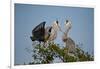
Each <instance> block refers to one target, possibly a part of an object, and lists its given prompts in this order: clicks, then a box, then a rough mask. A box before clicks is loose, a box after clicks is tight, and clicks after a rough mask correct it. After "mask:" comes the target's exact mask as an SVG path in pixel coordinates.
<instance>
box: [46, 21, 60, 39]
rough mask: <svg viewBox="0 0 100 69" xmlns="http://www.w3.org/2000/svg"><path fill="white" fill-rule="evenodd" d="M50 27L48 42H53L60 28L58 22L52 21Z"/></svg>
mask: <svg viewBox="0 0 100 69" xmlns="http://www.w3.org/2000/svg"><path fill="white" fill-rule="evenodd" d="M51 27H52V30H51V33H50V37H49V39H48V41H53V40H55V39H56V38H57V32H58V30H59V28H60V26H59V23H58V21H54V22H53V24H52V26H51Z"/></svg>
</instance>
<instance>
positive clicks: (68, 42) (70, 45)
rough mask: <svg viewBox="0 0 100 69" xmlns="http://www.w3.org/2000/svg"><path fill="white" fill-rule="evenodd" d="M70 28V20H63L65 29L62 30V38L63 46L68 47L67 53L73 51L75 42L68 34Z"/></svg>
mask: <svg viewBox="0 0 100 69" xmlns="http://www.w3.org/2000/svg"><path fill="white" fill-rule="evenodd" d="M71 28H72V22H71V21H70V20H66V21H65V31H64V32H63V36H62V40H63V42H64V43H65V46H66V47H67V48H68V52H69V53H73V52H75V42H74V41H73V40H72V39H71V38H70V37H69V36H68V33H69V31H70V29H71Z"/></svg>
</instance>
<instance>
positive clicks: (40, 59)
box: [29, 43, 94, 64]
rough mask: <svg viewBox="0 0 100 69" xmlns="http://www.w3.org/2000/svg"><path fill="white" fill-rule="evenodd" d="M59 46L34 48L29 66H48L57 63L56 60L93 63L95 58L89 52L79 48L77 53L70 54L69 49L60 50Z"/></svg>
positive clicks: (53, 44) (51, 45)
mask: <svg viewBox="0 0 100 69" xmlns="http://www.w3.org/2000/svg"><path fill="white" fill-rule="evenodd" d="M60 47H61V46H59V45H58V44H55V43H49V44H48V46H47V47H45V46H44V45H41V44H36V46H33V51H32V52H33V55H32V57H33V60H32V62H30V63H29V64H47V63H55V62H54V60H55V58H58V59H59V60H61V61H60V62H79V61H93V60H94V57H93V56H91V55H90V54H89V53H88V52H84V51H83V50H82V49H80V48H79V47H78V46H77V47H76V52H75V53H68V48H66V47H63V48H60Z"/></svg>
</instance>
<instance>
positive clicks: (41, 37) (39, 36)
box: [30, 20, 59, 43]
mask: <svg viewBox="0 0 100 69" xmlns="http://www.w3.org/2000/svg"><path fill="white" fill-rule="evenodd" d="M45 24H46V22H45V21H44V22H41V23H40V24H39V25H37V26H36V27H35V28H34V29H33V30H32V36H30V38H31V40H32V41H39V42H40V43H41V42H43V43H46V42H50V41H53V40H55V39H56V37H57V31H58V30H59V24H58V20H56V21H54V22H53V24H52V26H47V27H46V28H45Z"/></svg>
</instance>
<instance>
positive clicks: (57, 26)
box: [52, 20, 61, 31]
mask: <svg viewBox="0 0 100 69" xmlns="http://www.w3.org/2000/svg"><path fill="white" fill-rule="evenodd" d="M52 27H53V28H54V29H56V30H57V31H58V30H61V28H60V25H59V21H58V20H56V21H54V23H53V25H52Z"/></svg>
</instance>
